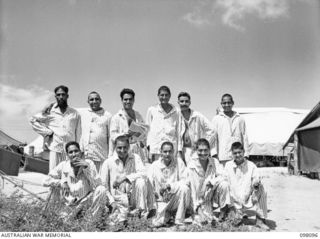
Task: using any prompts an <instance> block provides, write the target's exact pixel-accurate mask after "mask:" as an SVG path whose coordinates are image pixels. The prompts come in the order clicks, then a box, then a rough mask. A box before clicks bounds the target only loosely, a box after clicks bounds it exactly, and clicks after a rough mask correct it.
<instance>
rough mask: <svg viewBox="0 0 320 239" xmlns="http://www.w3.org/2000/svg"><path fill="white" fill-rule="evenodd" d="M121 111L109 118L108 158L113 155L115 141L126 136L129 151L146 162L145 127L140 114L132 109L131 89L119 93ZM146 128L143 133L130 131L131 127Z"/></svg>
mask: <svg viewBox="0 0 320 239" xmlns="http://www.w3.org/2000/svg"><path fill="white" fill-rule="evenodd" d="M120 97H121V101H122V109H121V110H119V111H118V113H116V114H115V115H114V116H112V118H111V123H110V152H109V156H112V154H113V153H114V148H115V147H114V145H115V139H116V138H117V137H118V136H120V135H127V136H128V137H129V138H130V151H131V152H132V153H135V154H138V155H139V156H140V157H141V159H142V161H144V162H145V161H147V152H146V146H145V145H146V138H147V131H148V130H147V127H146V126H147V125H145V123H144V120H143V118H142V116H141V114H140V113H139V112H138V111H135V110H134V109H133V105H134V100H135V92H134V91H133V90H132V89H127V88H125V89H123V90H122V91H121V92H120ZM134 124H136V125H137V126H138V127H144V126H145V128H146V130H145V132H144V133H139V132H134V131H131V130H130V127H131V126H132V125H134Z"/></svg>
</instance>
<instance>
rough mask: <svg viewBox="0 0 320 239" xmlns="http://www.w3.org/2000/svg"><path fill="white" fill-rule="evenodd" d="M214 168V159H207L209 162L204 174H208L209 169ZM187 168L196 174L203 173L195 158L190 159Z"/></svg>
mask: <svg viewBox="0 0 320 239" xmlns="http://www.w3.org/2000/svg"><path fill="white" fill-rule="evenodd" d="M214 167H215V165H214V159H213V158H211V157H209V162H208V166H207V171H206V172H209V170H210V168H214ZM189 168H193V169H195V170H196V171H197V172H201V171H203V168H202V166H201V164H200V162H199V159H198V157H196V156H194V157H192V159H191V160H190V163H189Z"/></svg>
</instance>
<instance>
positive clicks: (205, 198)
mask: <svg viewBox="0 0 320 239" xmlns="http://www.w3.org/2000/svg"><path fill="white" fill-rule="evenodd" d="M188 180H189V181H190V185H191V197H192V203H193V205H192V206H193V210H194V213H195V214H196V215H195V217H194V223H196V224H203V223H206V222H211V223H215V222H216V221H217V220H223V219H224V217H225V216H226V212H227V209H228V205H229V204H230V192H229V184H228V181H227V178H226V177H225V174H224V171H223V168H222V166H221V165H220V163H219V161H218V160H217V159H216V158H212V157H211V156H210V143H209V141H208V140H206V139H204V138H201V139H199V140H198V141H197V142H196V154H194V155H193V157H192V158H191V160H190V161H189V164H188ZM215 208H216V209H220V213H219V218H216V217H215V215H214V209H215Z"/></svg>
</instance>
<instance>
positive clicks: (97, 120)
mask: <svg viewBox="0 0 320 239" xmlns="http://www.w3.org/2000/svg"><path fill="white" fill-rule="evenodd" d="M101 102H102V100H101V97H100V95H99V93H97V92H95V91H92V92H91V93H89V95H88V104H89V106H90V108H89V109H85V110H83V111H80V115H81V125H82V134H81V139H80V146H81V149H82V151H83V152H84V155H85V157H86V159H90V160H92V161H93V162H94V164H95V166H96V168H97V171H98V173H99V172H100V169H101V166H102V163H103V162H104V160H106V159H107V158H108V151H109V123H110V118H111V114H110V113H109V112H108V111H106V110H105V109H103V108H102V107H101Z"/></svg>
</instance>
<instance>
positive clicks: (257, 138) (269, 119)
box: [235, 107, 308, 156]
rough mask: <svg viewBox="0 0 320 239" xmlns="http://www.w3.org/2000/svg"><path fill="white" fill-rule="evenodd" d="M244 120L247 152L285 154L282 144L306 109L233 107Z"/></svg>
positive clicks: (267, 154) (305, 112) (265, 154)
mask: <svg viewBox="0 0 320 239" xmlns="http://www.w3.org/2000/svg"><path fill="white" fill-rule="evenodd" d="M235 111H237V112H238V113H239V114H240V115H241V116H242V117H243V118H244V119H245V121H246V127H247V132H248V140H249V150H250V152H249V154H250V155H258V156H287V153H286V152H284V151H283V146H284V144H285V143H286V141H287V139H288V137H289V136H290V134H291V133H292V131H293V130H294V129H295V128H296V127H297V125H298V124H299V123H300V122H301V121H302V119H303V118H304V117H305V116H306V114H307V112H308V111H307V110H299V109H289V108H280V107H275V108H270V107H264V108H235Z"/></svg>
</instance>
